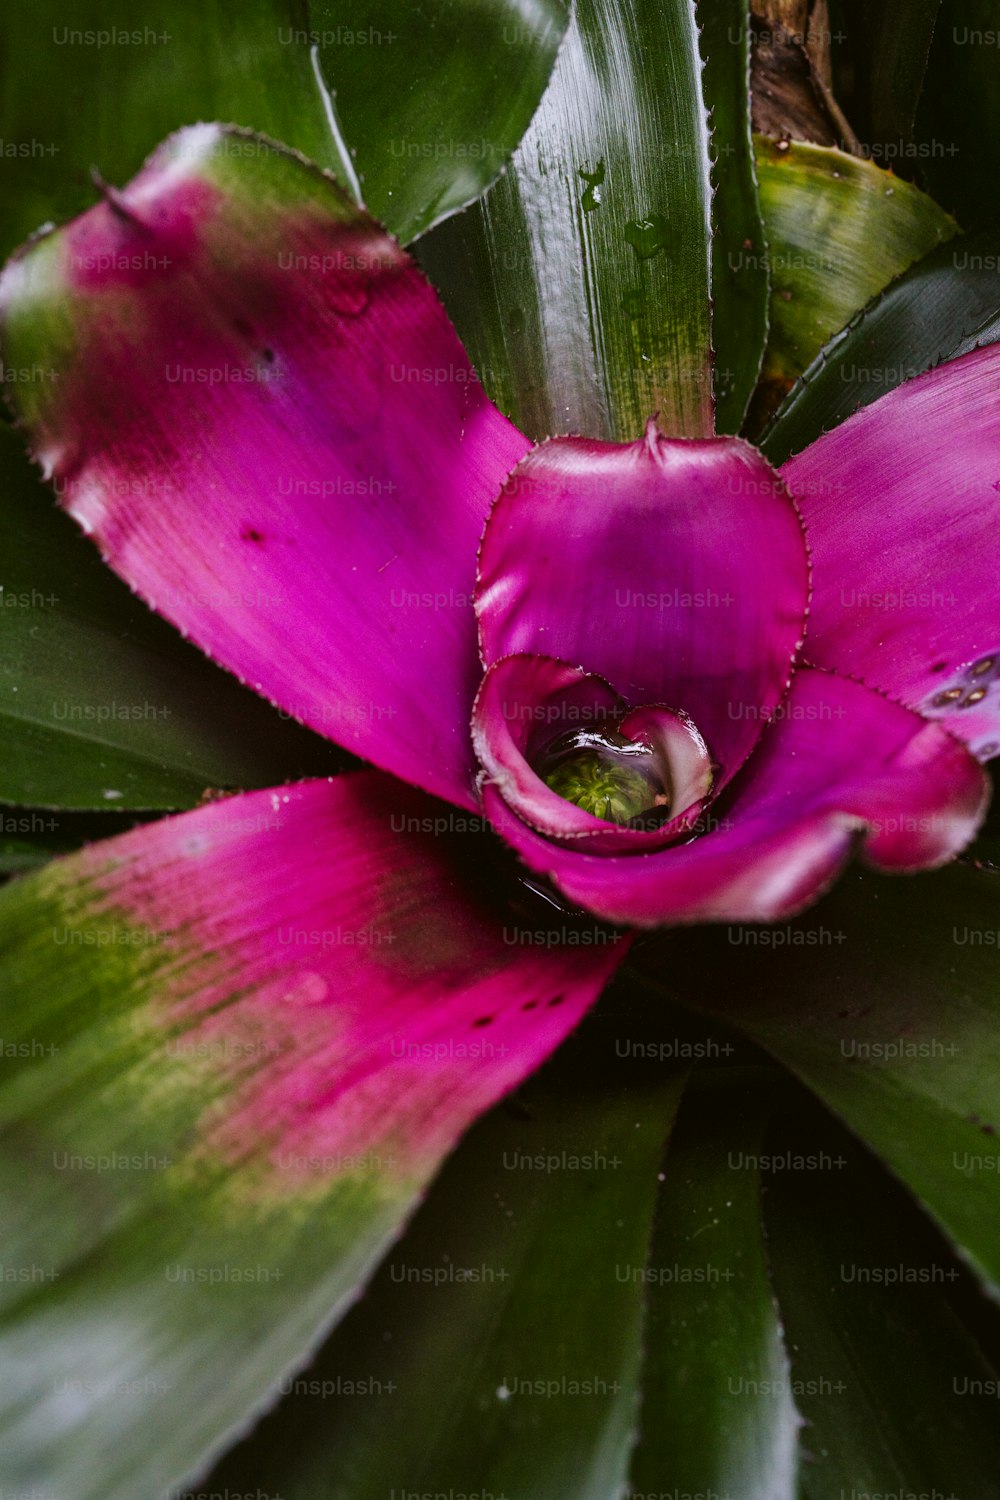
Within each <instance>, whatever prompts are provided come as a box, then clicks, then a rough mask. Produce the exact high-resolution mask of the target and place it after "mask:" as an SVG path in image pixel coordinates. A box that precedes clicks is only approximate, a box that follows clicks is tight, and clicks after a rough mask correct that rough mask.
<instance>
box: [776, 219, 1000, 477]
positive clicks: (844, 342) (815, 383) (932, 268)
mask: <svg viewBox="0 0 1000 1500" xmlns="http://www.w3.org/2000/svg"><path fill="white" fill-rule="evenodd" d="M998 266H1000V236H998V235H997V233H996V232H995V231H984V232H982V233H979V234H972V235H964V236H962V237H960V238H958V239H953V240H949V241H948V243H947V244H944V245H939V246H938V248H937V249H936V250H932V251H931V253H930V255H928V256H925V258H924V259H923V260H920V261H918V262H917V263H916V265H914V266H911V267H910V269H909V270H908V271H905V272H904V273H903V275H902V276H900V277H898V278H897V280H895V281H893V282H890V284H889V286H887V287H886V289H885V291H884V292H881V293H880V294H879V295H878V296H877V297H876V298H875V299H874V300H873V301H872V302H869V304H868V306H867V307H865V308H864V309H863V310H862V311H861V312H860V313H858V315H857V316H856V317H855V318H852V320H851V322H850V323H849V324H848V325H847V327H846V328H845V329H843V330H842V331H841V332H840V333H838V334H835V335H834V337H833V338H832V339H831V340H830V342H829V343H828V344H827V345H826V346H825V347H824V348H823V349H821V350H820V352H819V354H818V355H817V357H816V358H815V359H814V360H813V362H812V364H811V365H810V366H809V368H808V370H806V371H805V373H804V374H803V375H802V376H801V377H800V379H799V380H797V381H796V383H795V385H793V386H792V389H791V390H790V391H789V393H788V395H787V396H786V398H785V400H784V401H783V402H782V404H781V406H780V407H779V408H778V410H777V412H775V414H774V417H773V419H772V421H771V422H770V424H769V425H768V427H767V428H766V429H765V431H764V433H763V434H762V435H761V439H760V447H761V449H762V451H763V452H764V454H765V455H766V457H767V458H768V460H769V461H770V462H771V463H772V464H782V463H784V462H785V460H786V459H787V458H789V457H790V456H791V454H793V453H801V452H802V450H803V448H807V447H808V446H809V444H810V443H811V442H813V441H814V440H815V439H816V438H818V437H819V436H820V434H821V433H822V432H826V431H828V430H829V429H830V428H831V427H836V426H837V425H838V424H839V423H840V422H843V421H844V420H845V418H847V417H849V416H851V414H852V413H853V412H855V411H858V410H859V409H860V408H861V407H863V406H868V405H869V404H870V403H871V402H872V401H877V400H878V398H879V396H882V395H884V394H885V392H886V391H890V390H893V389H894V388H895V387H896V386H897V385H901V384H902V382H903V381H904V380H910V379H912V378H913V376H915V375H920V374H922V373H923V371H924V370H929V369H930V368H931V366H932V365H936V364H940V363H941V362H942V361H943V360H948V359H954V358H955V357H956V355H957V354H959V353H960V352H964V350H965V347H966V345H967V344H968V342H969V339H970V338H971V339H972V340H973V344H974V343H975V341H976V340H978V341H980V342H983V341H984V336H983V330H982V324H983V322H984V321H986V320H992V319H995V318H996V317H997V316H1000V280H998V278H997V267H998Z"/></svg>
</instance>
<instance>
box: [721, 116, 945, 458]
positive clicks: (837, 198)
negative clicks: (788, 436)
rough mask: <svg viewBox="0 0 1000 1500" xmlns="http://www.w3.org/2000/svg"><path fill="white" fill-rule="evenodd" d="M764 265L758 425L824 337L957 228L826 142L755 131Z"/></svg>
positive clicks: (898, 183)
mask: <svg viewBox="0 0 1000 1500" xmlns="http://www.w3.org/2000/svg"><path fill="white" fill-rule="evenodd" d="M756 150H757V172H758V176H759V178H760V198H761V208H762V210H763V213H764V228H765V233H766V235H767V241H768V247H769V252H768V253H769V258H770V264H771V308H770V316H771V333H770V338H769V340H768V346H767V351H766V353H765V355H764V368H763V372H762V382H763V389H762V390H761V391H759V392H758V398H757V400H756V401H755V409H754V414H753V419H752V423H751V425H752V427H753V429H754V430H755V431H759V429H760V426H761V425H762V424H763V421H764V419H765V418H766V417H767V416H769V415H770V414H771V412H772V411H773V410H774V409H775V407H776V406H777V405H778V403H779V401H780V400H781V399H782V397H783V396H784V395H785V394H786V392H787V391H788V390H789V388H790V386H791V385H792V382H793V381H794V380H795V379H796V378H797V377H798V376H799V375H801V374H802V372H803V370H805V369H806V367H807V366H808V365H810V364H811V363H812V361H813V360H814V359H815V358H816V356H817V355H818V354H819V352H820V350H821V349H822V347H823V345H824V344H825V343H826V342H827V340H828V339H829V338H830V337H831V335H832V334H834V333H836V332H837V331H838V330H839V329H841V328H843V327H844V325H845V324H846V323H847V322H849V321H850V319H851V318H852V317H853V316H854V314H855V313H857V312H859V311H860V310H861V308H862V307H864V305H865V303H867V302H869V301H870V300H871V298H872V297H873V296H874V295H875V293H876V292H879V291H881V290H882V288H883V287H884V286H886V285H887V284H888V282H890V281H891V280H892V279H893V277H895V276H898V275H900V273H901V272H903V271H905V270H906V268H907V267H908V266H910V265H912V263H913V262H914V261H915V260H919V259H920V257H921V256H923V255H926V254H927V253H928V252H929V251H930V250H932V249H933V248H934V246H935V245H937V244H938V243H940V242H941V241H942V240H947V239H950V237H951V236H952V235H953V234H954V233H955V232H956V229H957V226H956V225H955V223H954V221H953V220H952V219H950V218H949V217H948V215H947V214H946V213H945V212H944V210H943V209H941V208H939V207H938V206H937V204H936V203H934V202H933V201H932V200H931V199H930V198H928V197H927V196H926V194H924V193H921V192H920V191H919V189H917V188H915V187H913V186H912V185H911V184H910V183H908V182H904V181H902V180H901V179H900V178H898V177H895V176H894V175H893V174H892V173H891V172H885V171H883V170H882V168H881V167H876V166H874V165H873V164H872V163H871V162H868V161H861V160H859V159H858V158H857V157H855V156H848V155H847V154H846V152H843V151H838V150H836V149H835V148H834V147H831V146H807V145H803V144H802V143H799V142H794V141H793V142H791V144H789V143H788V142H776V141H770V140H767V139H766V138H765V137H763V136H758V137H757V138H756Z"/></svg>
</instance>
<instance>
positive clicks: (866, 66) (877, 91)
mask: <svg viewBox="0 0 1000 1500" xmlns="http://www.w3.org/2000/svg"><path fill="white" fill-rule="evenodd" d="M939 5H940V0H881V3H880V4H878V5H871V4H869V3H868V0H845V5H844V15H845V20H846V22H847V38H846V40H847V45H848V48H849V49H850V56H851V61H852V63H853V67H854V73H855V76H854V87H853V90H852V92H851V95H850V99H849V101H847V110H848V114H849V115H850V119H851V124H852V125H853V127H854V129H855V131H856V133H857V135H858V136H859V137H860V139H861V142H862V144H863V147H864V149H865V150H866V152H867V153H870V155H871V157H872V159H873V160H874V161H876V162H878V163H879V165H880V166H884V167H891V168H892V169H893V170H894V171H898V172H901V173H902V175H903V176H904V177H912V176H913V175H914V170H915V168H916V167H917V166H919V157H918V155H917V153H916V151H915V150H914V147H913V125H914V121H915V119H916V114H917V104H918V101H919V99H920V94H921V90H922V88H923V83H924V74H925V73H926V71H927V57H928V54H929V52H930V48H931V38H932V37H933V35H934V23H935V21H936V19H937V14H938V7H939ZM842 102H843V101H842Z"/></svg>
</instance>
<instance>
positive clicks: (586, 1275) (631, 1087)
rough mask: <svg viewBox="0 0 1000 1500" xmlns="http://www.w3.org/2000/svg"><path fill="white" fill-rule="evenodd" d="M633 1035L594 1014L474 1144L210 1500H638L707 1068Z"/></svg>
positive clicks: (608, 1015)
mask: <svg viewBox="0 0 1000 1500" xmlns="http://www.w3.org/2000/svg"><path fill="white" fill-rule="evenodd" d="M615 1019H616V1018H615V1015H614V1012H613V1011H612V1010H611V1007H610V1005H607V1006H605V1007H604V1009H603V1014H602V1012H601V1011H600V1010H599V1011H598V1012H597V1014H596V1015H592V1016H591V1017H589V1018H588V1019H587V1021H585V1022H584V1024H583V1027H582V1028H581V1031H580V1032H579V1034H578V1035H577V1036H576V1037H574V1038H573V1039H572V1040H571V1041H570V1042H568V1043H567V1044H566V1046H565V1047H564V1048H563V1050H562V1051H561V1052H560V1053H559V1055H558V1056H557V1057H556V1058H554V1059H553V1061H552V1062H551V1063H550V1064H548V1065H547V1066H546V1068H545V1069H543V1070H542V1072H541V1073H540V1074H538V1075H537V1076H536V1077H535V1078H534V1079H533V1080H531V1082H530V1083H529V1084H528V1085H526V1086H525V1087H524V1089H523V1090H522V1091H521V1092H519V1093H518V1095H517V1096H516V1097H515V1098H514V1099H513V1100H511V1101H510V1102H509V1103H507V1104H504V1105H502V1106H500V1108H498V1109H497V1110H495V1111H494V1112H493V1113H492V1114H491V1115H489V1116H487V1117H486V1118H485V1119H484V1120H482V1121H480V1123H479V1124H478V1125H477V1126H476V1127H475V1128H474V1129H473V1130H472V1131H471V1132H470V1134H469V1135H468V1136H467V1137H466V1139H465V1140H464V1141H463V1142H462V1144H461V1145H460V1146H459V1147H458V1149H457V1151H456V1152H455V1153H454V1155H453V1156H452V1158H451V1159H450V1161H449V1162H448V1164H447V1166H446V1167H445V1168H444V1170H443V1172H442V1175H441V1177H440V1179H439V1181H438V1182H437V1183H436V1184H435V1185H434V1187H433V1189H432V1190H431V1193H430V1196H429V1197H428V1200H427V1202H426V1204H425V1205H424V1207H423V1209H422V1211H421V1212H420V1214H419V1215H418V1216H417V1218H416V1219H415V1221H414V1223H413V1224H412V1226H411V1227H410V1229H409V1231H408V1232H407V1234H406V1236H405V1237H404V1239H403V1240H402V1241H401V1242H400V1244H399V1245H398V1246H397V1248H396V1250H395V1251H394V1253H393V1255H392V1258H391V1260H390V1261H389V1263H388V1265H387V1266H385V1267H384V1268H383V1269H382V1270H381V1271H380V1272H379V1274H378V1276H377V1277H376V1279H375V1280H374V1281H373V1283H372V1285H371V1287H370V1288H369V1290H368V1292H367V1293H366V1295H365V1298H364V1300H363V1301H362V1302H361V1304H360V1305H359V1306H358V1308H357V1309H356V1310H355V1311H354V1312H353V1313H352V1314H351V1315H350V1317H348V1318H347V1319H346V1320H345V1322H344V1323H343V1325H342V1326H341V1328H340V1329H339V1330H338V1331H337V1332H336V1333H335V1334H334V1335H333V1337H332V1338H331V1339H330V1340H329V1341H328V1343H327V1345H326V1347H325V1348H324V1349H323V1351H322V1352H321V1354H320V1355H319V1357H318V1359H317V1360H316V1362H315V1363H314V1364H313V1365H312V1367H311V1368H310V1369H308V1370H307V1371H305V1372H304V1374H303V1377H302V1379H301V1382H300V1383H299V1384H298V1385H297V1386H296V1385H291V1384H290V1383H288V1382H286V1389H289V1391H290V1393H289V1395H288V1398H287V1399H286V1400H285V1402H284V1403H283V1404H282V1405H281V1406H280V1407H279V1408H278V1409H276V1411H275V1412H274V1413H273V1414H272V1416H271V1417H270V1418H269V1419H268V1420H266V1421H265V1422H264V1423H263V1424H262V1425H261V1427H260V1428H259V1430H258V1431H257V1432H256V1433H254V1434H253V1435H252V1437H250V1438H249V1439H248V1440H247V1441H246V1442H245V1443H244V1444H243V1445H242V1446H241V1447H239V1448H237V1449H236V1450H235V1451H234V1452H233V1453H231V1454H230V1455H229V1456H228V1457H227V1458H226V1459H224V1460H223V1461H222V1463H221V1465H220V1466H219V1468H218V1469H217V1470H216V1472H215V1473H214V1474H213V1475H212V1477H211V1479H210V1481H208V1483H207V1486H206V1487H207V1489H208V1490H209V1491H213V1490H215V1491H218V1490H221V1491H223V1492H226V1491H227V1490H228V1491H230V1492H231V1493H234V1494H238V1493H240V1492H242V1491H245V1490H250V1491H251V1492H252V1491H253V1490H254V1489H256V1488H258V1487H259V1488H261V1489H263V1490H264V1491H265V1492H266V1493H269V1494H287V1495H289V1496H294V1497H295V1500H385V1497H386V1496H387V1495H389V1494H390V1493H391V1492H392V1490H393V1488H397V1490H398V1488H399V1486H400V1485H401V1484H403V1478H404V1477H405V1490H407V1491H416V1492H433V1493H436V1494H441V1493H443V1494H446V1495H447V1494H450V1493H454V1494H455V1495H456V1496H458V1495H459V1494H470V1493H472V1494H474V1493H480V1494H484V1495H488V1494H493V1495H495V1496H500V1495H502V1494H507V1495H509V1496H511V1497H520V1496H525V1497H527V1496H530V1497H531V1500H565V1497H566V1496H567V1495H569V1494H572V1496H573V1500H607V1497H608V1496H611V1495H615V1494H618V1493H619V1492H620V1491H621V1489H622V1486H623V1482H624V1479H625V1476H626V1472H627V1464H628V1454H629V1450H630V1447H631V1444H632V1441H633V1436H634V1434H633V1428H634V1423H635V1405H636V1399H637V1388H638V1381H639V1375H640V1353H641V1344H642V1336H641V1335H642V1320H643V1303H644V1299H645V1294H646V1287H645V1285H644V1278H643V1268H644V1267H645V1264H646V1254H647V1249H648V1240H649V1235H650V1233H651V1224H652V1216H653V1209H654V1205H655V1202H656V1191H657V1168H658V1167H659V1165H660V1158H661V1154H662V1150H663V1144H664V1140H665V1138H666V1136H667V1135H668V1133H669V1130H670V1127H671V1123H672V1120H673V1115H674V1111H675V1109H676V1106H677V1103H678V1101H679V1098H680V1093H681V1089H682V1087H683V1082H684V1077H685V1066H686V1065H683V1064H680V1065H679V1064H677V1063H664V1062H659V1061H655V1060H650V1061H647V1062H645V1063H643V1062H641V1061H640V1062H637V1061H636V1060H635V1059H634V1058H631V1057H629V1058H628V1060H625V1059H624V1058H619V1057H617V1056H616V1038H617V1037H618V1035H619V1034H620V1032H621V1030H622V1028H621V1026H620V1025H614V1026H612V1024H611V1023H613V1022H614V1021H615ZM696 1025H697V1023H696ZM703 1031H704V1027H703V1026H702V1034H703ZM536 1159H537V1160H536ZM352 1381H358V1382H360V1383H361V1384H360V1392H358V1393H356V1392H355V1391H354V1390H352V1388H351V1385H350V1382H352ZM365 1383H367V1384H365ZM366 1394H367V1398H366Z"/></svg>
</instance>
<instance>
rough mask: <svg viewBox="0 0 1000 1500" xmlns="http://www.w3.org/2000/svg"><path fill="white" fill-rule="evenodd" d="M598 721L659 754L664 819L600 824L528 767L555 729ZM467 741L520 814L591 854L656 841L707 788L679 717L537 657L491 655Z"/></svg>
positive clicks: (703, 758)
mask: <svg viewBox="0 0 1000 1500" xmlns="http://www.w3.org/2000/svg"><path fill="white" fill-rule="evenodd" d="M602 728H603V729H609V728H611V729H616V728H617V729H620V730H621V732H622V733H624V734H625V735H626V737H627V738H631V739H634V740H636V741H637V742H638V743H641V744H649V745H651V746H653V747H654V748H656V749H657V750H659V751H660V754H661V756H662V761H663V763H664V765H665V767H667V768H668V770H669V781H670V784H671V786H672V788H673V793H674V796H673V808H674V809H675V815H674V816H673V817H672V818H671V819H670V820H669V821H668V822H665V823H663V824H662V825H661V826H660V827H657V828H654V829H640V828H634V827H630V826H628V825H623V824H617V823H610V822H607V821H605V819H603V818H599V817H595V816H594V814H593V813H590V812H587V811H586V810H585V809H584V808H582V807H577V806H575V805H574V804H573V803H572V802H568V801H566V799H565V798H564V797H561V796H559V794H558V793H557V792H554V791H552V790H551V788H550V787H548V786H547V785H546V783H545V782H544V781H543V780H542V778H541V777H540V776H539V775H538V773H537V771H536V770H535V769H534V766H535V764H537V762H538V760H539V759H540V758H541V757H542V756H543V755H544V752H545V750H546V749H547V748H548V746H549V745H550V744H551V743H552V742H553V740H555V739H557V738H558V737H559V736H561V735H563V734H565V733H568V732H572V731H575V730H581V729H582V730H600V729H602ZM472 738H473V743H474V745H475V747H476V753H477V755H478V757H479V760H480V762H481V764H482V766H483V770H484V777H485V779H486V780H487V781H488V783H489V784H490V785H491V786H493V787H495V788H496V789H497V791H498V792H499V793H500V795H501V796H502V797H503V799H504V801H505V802H506V803H507V805H508V806H509V807H510V808H511V809H512V810H513V811H514V812H516V813H517V814H518V816H519V817H520V818H522V819H523V820H524V821H525V822H526V823H528V824H530V826H531V827H532V828H534V829H537V831H538V832H539V833H546V834H548V835H549V836H550V837H552V838H558V839H571V840H575V841H577V842H578V843H579V844H580V845H581V846H582V844H583V843H586V846H587V848H588V850H591V851H593V850H597V849H600V850H601V851H602V852H607V851H614V850H620V851H621V852H622V853H623V854H624V853H629V852H631V853H637V852H639V851H641V850H644V849H646V850H648V849H658V848H662V847H663V845H665V844H667V843H669V842H670V841H671V840H672V839H674V838H677V837H678V835H679V834H680V833H682V832H684V831H685V830H686V829H688V828H690V827H691V825H692V824H693V823H694V822H695V821H696V820H697V818H698V816H699V815H700V813H701V811H702V809H703V807H704V805H705V799H706V797H707V795H708V793H709V791H710V789H711V786H712V766H711V761H710V759H709V756H708V752H707V749H706V747H705V743H704V741H703V740H702V738H701V736H700V735H699V734H698V731H697V729H696V728H695V726H694V725H693V724H692V723H691V722H690V720H688V719H686V717H685V716H684V715H681V714H678V713H676V712H673V711H671V710H669V709H664V708H659V707H650V708H642V709H633V710H631V712H628V711H627V708H626V705H624V704H623V703H622V701H621V699H620V698H619V697H618V695H617V693H615V692H614V691H613V689H612V688H610V687H609V686H608V684H607V683H606V682H605V681H604V679H603V678H600V677H593V676H588V675H587V674H586V673H585V672H583V671H582V670H581V669H580V668H579V667H571V666H569V665H568V664H567V663H566V662H559V661H554V660H553V659H552V658H551V657H547V656H506V657H504V658H503V659H502V660H501V661H498V662H494V664H493V666H492V667H490V669H489V671H488V672H487V673H486V677H485V678H484V680H483V685H482V687H481V688H480V690H479V695H478V697H477V698H476V706H475V709H474V710H473V716H472Z"/></svg>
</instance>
